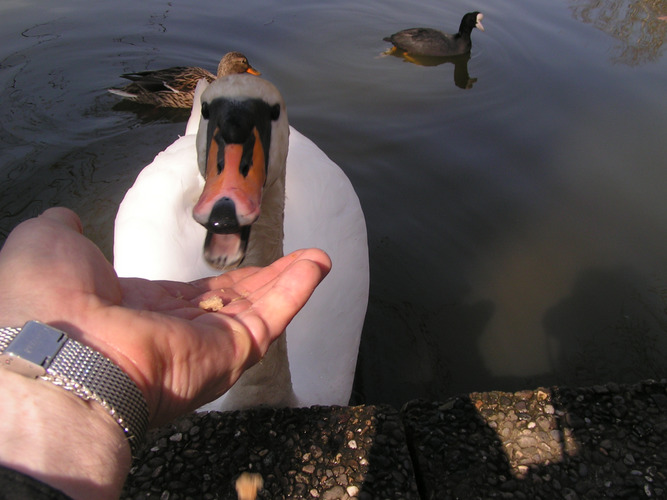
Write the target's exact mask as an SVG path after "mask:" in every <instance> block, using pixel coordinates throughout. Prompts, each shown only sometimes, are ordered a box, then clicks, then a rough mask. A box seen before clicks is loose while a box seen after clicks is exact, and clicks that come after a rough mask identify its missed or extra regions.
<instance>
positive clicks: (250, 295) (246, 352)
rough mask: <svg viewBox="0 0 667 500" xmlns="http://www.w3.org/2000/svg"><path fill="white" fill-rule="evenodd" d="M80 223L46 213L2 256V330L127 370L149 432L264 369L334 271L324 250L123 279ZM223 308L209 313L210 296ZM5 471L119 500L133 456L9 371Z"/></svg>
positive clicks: (75, 410) (57, 211)
mask: <svg viewBox="0 0 667 500" xmlns="http://www.w3.org/2000/svg"><path fill="white" fill-rule="evenodd" d="M81 232H82V231H81V223H80V221H79V218H78V216H77V215H76V214H74V213H73V212H71V211H70V210H67V209H64V208H53V209H49V210H47V211H46V212H45V213H44V214H43V215H41V216H40V217H38V218H35V219H31V220H29V221H26V222H24V223H23V224H21V225H19V226H18V227H17V228H16V229H15V230H14V231H13V232H12V233H11V234H10V236H9V237H8V239H7V241H6V243H5V246H4V248H3V249H2V251H1V252H0V325H2V326H22V325H23V324H24V323H25V322H26V321H29V320H39V321H42V322H44V323H47V324H50V325H52V326H54V327H56V328H60V329H61V330H63V331H65V332H66V333H67V334H68V335H69V336H70V337H72V338H74V339H76V340H78V341H80V342H82V343H84V344H86V345H88V346H90V347H92V348H93V349H96V350H98V351H100V352H101V353H103V354H104V355H105V356H107V357H109V358H110V359H111V360H112V361H113V362H115V363H116V364H117V365H118V366H120V367H121V368H122V369H123V370H124V371H125V373H127V374H128V375H129V376H130V378H132V380H134V382H135V383H136V384H137V386H138V387H139V389H140V390H141V391H142V393H143V394H144V397H145V398H146V401H147V402H148V407H149V412H150V425H151V426H159V425H164V424H165V423H167V422H169V421H170V420H172V419H174V418H175V417H177V416H180V415H182V414H185V413H187V412H189V411H192V410H194V409H195V408H198V407H199V406H201V405H202V404H204V403H207V402H209V401H211V400H213V399H216V398H217V397H219V396H220V395H221V394H223V393H224V392H225V391H227V389H229V387H231V385H232V384H233V383H234V382H235V381H236V380H237V379H238V377H239V376H240V375H241V374H242V373H243V371H244V370H245V369H247V368H249V367H250V366H252V365H253V364H254V363H256V362H257V361H259V360H260V359H261V358H262V356H263V355H264V354H265V353H266V350H267V349H268V347H269V345H270V343H271V342H272V341H274V340H275V339H276V338H277V337H278V336H279V335H280V334H281V332H283V331H284V329H285V327H286V326H287V324H288V323H289V321H290V320H291V319H292V318H293V317H294V315H295V314H296V313H297V312H298V311H299V309H300V308H301V307H303V305H304V304H305V303H306V301H307V300H308V298H309V297H310V295H311V294H312V292H313V290H314V289H315V287H316V286H317V285H318V284H319V282H320V281H321V280H322V279H323V278H324V277H325V276H326V274H327V273H328V271H329V269H330V268H331V262H330V260H329V258H328V257H327V255H326V254H325V253H324V252H322V251H320V250H316V249H308V250H300V251H297V252H294V253H292V254H290V255H288V256H286V257H284V258H282V259H280V260H279V261H276V262H275V263H274V264H272V265H271V266H268V267H266V268H244V269H241V270H237V271H232V272H230V273H227V274H224V275H222V276H219V277H214V278H209V279H205V280H200V281H197V282H193V283H190V284H186V283H176V282H165V281H163V282H151V281H147V280H141V279H118V278H117V276H116V274H115V272H114V270H113V267H112V266H111V264H110V263H109V262H108V261H106V259H105V258H104V256H103V254H102V252H101V251H100V250H99V249H98V248H97V247H96V246H95V245H94V244H93V243H92V242H90V241H89V240H88V239H86V238H85V237H84V236H83V235H82V234H81ZM211 295H216V296H219V297H221V298H222V300H223V303H224V304H225V307H223V308H222V309H221V310H220V311H218V312H207V311H204V310H203V309H201V308H200V307H199V302H200V300H201V299H202V298H206V297H209V296H211ZM0 401H3V404H2V405H0V422H2V425H0V463H2V464H3V465H5V466H7V467H10V468H13V469H16V470H19V471H21V472H24V473H26V474H28V475H30V476H32V477H35V478H37V479H39V480H40V481H42V482H45V483H47V484H49V485H51V486H53V487H55V488H57V489H60V490H61V491H63V492H64V493H66V494H68V495H70V496H71V497H73V498H118V496H119V494H120V491H121V488H122V485H123V482H124V481H125V477H126V475H127V472H128V471H129V467H130V463H131V457H130V447H129V445H128V443H127V440H126V439H125V436H124V435H123V432H122V430H121V429H120V427H119V426H118V425H117V424H116V423H115V421H114V420H113V419H112V418H111V417H110V416H109V415H108V413H106V411H105V410H104V409H103V408H102V407H101V406H100V405H98V404H97V403H87V402H85V401H83V400H82V399H80V398H78V397H77V396H75V395H72V394H70V393H68V392H67V391H65V390H63V389H61V388H58V387H55V386H54V385H52V384H51V383H49V382H46V381H43V380H41V379H28V378H26V377H23V376H21V375H17V374H16V373H13V372H10V371H8V370H6V369H0Z"/></svg>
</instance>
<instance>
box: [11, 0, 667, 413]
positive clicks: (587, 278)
mask: <svg viewBox="0 0 667 500" xmlns="http://www.w3.org/2000/svg"><path fill="white" fill-rule="evenodd" d="M471 10H479V11H481V12H483V14H484V21H483V23H484V26H485V28H486V31H485V32H483V33H482V32H480V31H474V32H473V35H472V38H473V49H472V53H471V57H470V58H469V59H468V60H466V58H464V59H463V60H459V61H456V62H444V63H442V61H436V62H438V63H441V64H433V63H434V62H433V61H429V63H430V65H418V64H413V63H411V62H406V61H404V60H403V59H401V58H398V57H388V56H382V53H383V52H384V51H385V50H386V49H387V48H388V44H387V43H386V42H383V41H382V38H383V37H384V36H387V35H389V34H391V33H394V32H395V31H398V30H400V29H403V28H409V27H415V26H430V27H436V28H440V29H443V30H445V31H449V32H452V31H455V30H456V28H457V27H458V24H459V22H460V19H461V17H462V16H463V14H464V13H465V12H468V11H471ZM665 16H667V4H665V2H664V1H663V0H562V1H560V2H530V1H526V0H514V1H508V0H496V1H493V2H489V1H479V2H477V3H476V4H474V5H472V4H470V3H467V2H463V1H460V0H454V1H451V2H446V3H445V2H442V1H440V0H418V1H412V2H407V1H406V0H390V1H382V2H380V1H369V0H355V1H354V2H344V1H343V2H341V1H336V2H327V1H324V0H315V1H309V2H304V1H296V0H292V1H284V2H269V1H266V0H248V1H246V2H231V1H218V2H214V1H201V2H185V1H161V0H155V1H150V2H129V1H126V0H119V1H115V2H102V1H97V0H93V1H91V0H85V1H80V0H63V1H61V2H58V3H57V4H54V3H53V2H47V1H46V0H21V1H20V2H19V1H17V0H6V1H5V2H3V3H2V5H1V6H0V27H1V29H0V41H1V43H0V99H1V101H0V102H1V103H2V106H0V160H1V161H0V178H1V179H2V184H1V186H0V192H1V196H0V240H4V238H5V236H6V234H7V233H8V232H9V231H10V230H11V228H13V227H14V226H15V225H16V224H17V223H18V222H20V221H21V220H24V219H26V218H28V217H31V216H34V215H36V214H38V213H39V212H41V211H42V210H43V209H44V208H46V207H48V206H53V205H66V206H69V207H71V208H73V209H75V210H76V211H77V212H78V213H79V214H80V215H81V217H82V219H83V221H84V224H85V230H86V234H87V235H88V236H89V237H91V238H92V239H93V240H94V241H95V242H96V243H98V244H99V245H100V246H101V248H102V249H103V250H104V252H105V253H106V254H107V256H108V257H109V258H112V255H111V247H112V238H113V220H114V217H115V212H116V208H117V206H118V203H119V202H120V200H121V199H122V197H123V194H124V192H125V190H126V189H127V188H128V187H129V186H130V185H131V184H132V182H133V181H134V178H135V176H136V175H137V173H138V172H139V171H140V170H141V168H142V167H143V166H145V165H146V164H147V163H149V162H150V160H151V159H152V158H153V157H154V156H155V155H156V154H157V153H158V152H159V151H160V150H162V149H164V148H165V147H166V146H167V145H168V144H170V143H171V142H172V141H174V140H175V139H176V138H177V136H178V135H179V134H181V133H183V130H184V126H185V124H184V120H185V118H187V115H185V116H183V113H170V112H164V111H162V112H160V111H150V110H146V109H138V108H136V107H135V106H127V105H125V104H123V103H120V102H119V100H118V99H117V98H116V97H115V96H113V95H110V94H108V93H107V92H106V90H105V89H106V88H108V87H110V86H117V85H119V84H121V83H122V81H121V80H120V79H119V78H118V75H119V74H120V73H123V72H128V71H141V70H145V69H157V68H162V67H168V66H174V65H183V64H187V65H198V66H203V67H207V68H209V69H214V68H215V66H216V64H217V61H218V60H219V58H220V56H221V55H222V54H223V53H224V52H227V51H229V50H240V51H242V52H244V53H245V54H246V55H247V56H248V57H249V59H250V61H251V63H252V64H253V65H254V66H255V67H257V68H258V69H259V70H260V71H262V73H263V76H264V77H266V78H267V79H269V80H271V81H273V82H274V83H275V84H276V85H277V86H278V87H279V88H280V89H281V90H282V92H283V94H284V96H285V99H286V102H287V106H288V110H289V115H290V121H291V123H292V125H294V126H295V127H296V128H297V129H298V130H299V131H301V132H302V133H304V134H305V135H307V136H309V137H310V138H311V139H312V140H314V141H315V142H316V143H317V144H318V145H319V146H320V147H321V148H322V149H323V150H324V151H325V152H326V153H327V154H328V155H329V156H330V157H331V158H332V159H333V160H335V161H336V162H337V163H338V164H339V165H340V166H341V168H343V170H344V171H345V172H346V173H347V175H348V176H349V178H350V180H351V181H352V183H353V185H354V186H355V188H356V190H357V193H358V194H359V197H360V199H361V203H362V206H363V208H364V211H365V215H366V222H367V225H368V236H369V246H370V259H371V296H370V302H369V308H368V314H367V318H366V324H365V327H364V332H363V336H362V343H361V347H360V352H359V365H358V370H357V380H356V385H355V386H356V392H355V397H354V402H366V403H391V404H396V405H400V404H401V403H403V402H405V401H407V400H409V399H413V398H417V397H429V398H444V397H447V396H449V395H453V394H459V393H462V392H467V391H472V390H492V389H504V390H514V389H521V388H525V387H533V386H535V385H538V384H556V383H560V384H569V385H579V384H592V383H599V382H606V381H609V380H615V381H618V382H632V381H636V380H639V379H641V378H647V377H651V378H659V377H663V376H665V375H667V357H666V356H665V354H667V314H666V313H665V312H666V307H667V196H666V195H665V191H666V189H667V162H666V159H667V140H666V139H667V136H666V131H667V99H665V89H666V88H667V60H666V57H665V47H664V44H665V39H666V36H667V18H666V17H665Z"/></svg>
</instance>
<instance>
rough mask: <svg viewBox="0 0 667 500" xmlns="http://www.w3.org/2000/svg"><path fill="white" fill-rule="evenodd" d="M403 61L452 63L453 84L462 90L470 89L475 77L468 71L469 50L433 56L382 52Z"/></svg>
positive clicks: (398, 51)
mask: <svg viewBox="0 0 667 500" xmlns="http://www.w3.org/2000/svg"><path fill="white" fill-rule="evenodd" d="M384 54H385V55H389V56H392V57H396V58H398V59H402V60H403V61H405V62H408V63H412V64H416V65H417V66H440V65H441V64H453V65H454V84H455V85H456V86H457V87H459V88H461V89H464V90H468V89H471V88H472V87H473V85H474V84H475V82H476V81H477V78H471V77H470V73H469V72H468V61H470V52H468V53H467V54H461V55H460V56H454V57H435V56H414V55H408V54H406V53H405V52H402V51H400V50H393V51H392V50H388V51H387V52H385V53H384Z"/></svg>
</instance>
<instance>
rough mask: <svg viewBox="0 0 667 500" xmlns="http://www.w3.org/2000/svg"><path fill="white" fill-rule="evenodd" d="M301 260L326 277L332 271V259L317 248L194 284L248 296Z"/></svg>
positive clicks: (296, 252) (302, 250) (303, 250)
mask: <svg viewBox="0 0 667 500" xmlns="http://www.w3.org/2000/svg"><path fill="white" fill-rule="evenodd" d="M301 259H305V260H309V261H312V262H313V263H315V264H316V265H317V266H318V267H319V268H320V270H321V272H322V273H324V275H325V276H326V274H327V273H328V272H329V271H330V270H331V259H329V256H328V255H327V254H326V253H325V252H324V251H322V250H320V249H317V248H306V249H301V250H295V251H294V252H292V253H290V254H288V255H286V256H284V257H281V258H280V259H278V260H277V261H275V262H273V263H272V264H270V265H269V266H267V267H246V268H241V269H237V270H234V271H232V272H228V273H226V274H222V275H220V276H214V277H211V278H204V279H203V280H199V281H197V282H193V284H196V285H198V286H202V287H203V288H205V289H208V290H218V289H220V288H230V287H234V289H235V290H236V291H237V292H238V293H239V294H241V295H247V294H249V293H252V292H254V291H256V290H257V289H259V288H261V287H262V286H265V285H266V284H267V283H269V282H270V281H271V280H272V279H275V277H277V276H278V275H279V274H280V273H281V272H283V271H284V270H285V269H286V268H287V267H289V266H290V265H292V264H293V263H294V262H296V261H298V260H301Z"/></svg>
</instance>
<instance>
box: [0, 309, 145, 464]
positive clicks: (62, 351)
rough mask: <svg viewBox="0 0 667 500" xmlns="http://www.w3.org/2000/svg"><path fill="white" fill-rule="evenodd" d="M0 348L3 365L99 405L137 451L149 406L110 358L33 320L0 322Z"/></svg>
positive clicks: (130, 380) (134, 450)
mask: <svg viewBox="0 0 667 500" xmlns="http://www.w3.org/2000/svg"><path fill="white" fill-rule="evenodd" d="M0 352H1V353H2V354H0V360H1V361H2V364H3V365H4V366H6V367H8V368H10V369H13V370H14V371H19V372H20V373H23V374H24V375H27V376H39V377H40V378H42V379H44V380H47V381H49V382H52V383H54V384H56V385H58V386H61V387H62V388H64V389H66V390H68V391H71V392H73V393H74V394H76V395H77V396H79V397H81V398H83V399H86V400H93V401H96V402H97V403H99V404H101V405H102V406H103V407H104V408H105V409H106V410H107V411H108V412H109V414H110V415H111V416H112V417H113V418H114V420H115V421H116V422H118V424H119V425H120V426H121V428H122V429H123V431H124V432H125V436H126V437H127V439H128V440H129V443H130V448H131V449H132V454H133V456H134V455H135V454H136V453H135V452H136V448H137V447H138V446H139V444H140V443H141V441H142V439H143V437H144V435H145V433H146V429H147V427H148V405H147V403H146V400H145V399H144V396H143V394H142V393H141V391H140V390H139V388H138V387H137V386H136V384H135V383H134V382H133V381H132V379H130V377H128V376H127V374H126V373H125V372H123V371H122V370H121V369H120V368H119V367H118V366H116V365H115V364H114V363H113V362H112V361H111V360H110V359H109V358H107V357H105V356H103V355H102V354H100V353H99V352H97V351H95V350H93V349H91V348H90V347H88V346H86V345H84V344H81V343H80V342H77V341H76V340H73V339H71V338H69V337H67V335H66V334H65V333H64V332H61V331H60V330H57V329H55V328H52V327H50V326H48V325H44V324H43V323H38V322H34V321H31V322H28V323H26V325H25V326H24V327H23V328H14V327H0ZM26 365H27V366H28V368H27V369H26V368H25V366H26ZM33 370H34V371H33Z"/></svg>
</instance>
